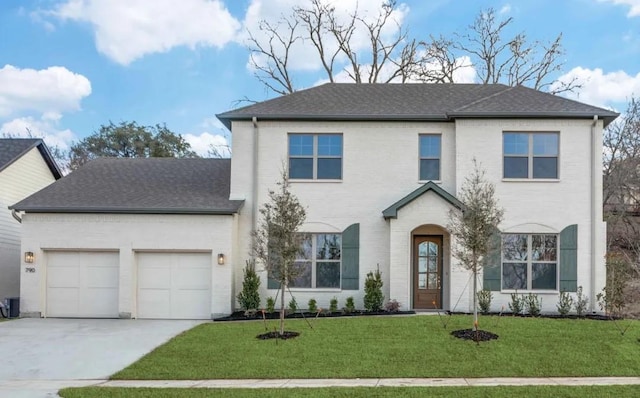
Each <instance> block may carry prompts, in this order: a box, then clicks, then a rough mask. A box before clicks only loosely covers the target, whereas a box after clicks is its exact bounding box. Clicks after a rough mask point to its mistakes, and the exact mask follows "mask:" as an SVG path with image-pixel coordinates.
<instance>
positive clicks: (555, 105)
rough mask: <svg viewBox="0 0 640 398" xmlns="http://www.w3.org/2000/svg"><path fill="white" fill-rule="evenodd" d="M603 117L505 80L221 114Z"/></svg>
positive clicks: (292, 99) (307, 96)
mask: <svg viewBox="0 0 640 398" xmlns="http://www.w3.org/2000/svg"><path fill="white" fill-rule="evenodd" d="M594 115H597V116H598V117H600V118H602V119H603V120H604V123H605V125H607V124H608V123H610V122H611V121H613V119H615V118H616V117H617V116H618V114H617V113H615V112H611V111H609V110H606V109H602V108H598V107H595V106H591V105H587V104H583V103H580V102H577V101H572V100H569V99H566V98H563V97H558V96H555V95H552V94H548V93H543V92H540V91H537V90H533V89H529V88H526V87H522V86H517V87H509V86H505V85H503V84H417V83H416V84H349V83H327V84H324V85H322V86H317V87H313V88H310V89H306V90H301V91H296V92H295V93H292V94H289V95H286V96H282V97H278V98H274V99H271V100H268V101H264V102H259V103H257V104H254V105H250V106H246V107H243V108H239V109H235V110H232V111H228V112H225V113H221V114H219V115H217V116H218V119H220V120H221V121H222V123H224V124H225V125H226V126H227V128H229V129H230V128H231V121H232V120H251V118H253V117H256V118H258V119H262V120H434V121H445V120H453V119H456V118H463V117H509V118H512V117H538V118H551V117H559V118H592V117H593V116H594Z"/></svg>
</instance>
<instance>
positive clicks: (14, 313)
mask: <svg viewBox="0 0 640 398" xmlns="http://www.w3.org/2000/svg"><path fill="white" fill-rule="evenodd" d="M0 312H1V315H2V316H3V317H5V318H18V317H19V316H20V297H6V298H5V299H4V303H0Z"/></svg>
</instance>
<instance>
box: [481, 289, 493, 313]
mask: <svg viewBox="0 0 640 398" xmlns="http://www.w3.org/2000/svg"><path fill="white" fill-rule="evenodd" d="M492 299H493V293H491V290H486V289H482V290H480V291H479V292H478V307H479V308H480V312H482V313H483V314H485V315H486V314H488V313H489V311H491V300H492Z"/></svg>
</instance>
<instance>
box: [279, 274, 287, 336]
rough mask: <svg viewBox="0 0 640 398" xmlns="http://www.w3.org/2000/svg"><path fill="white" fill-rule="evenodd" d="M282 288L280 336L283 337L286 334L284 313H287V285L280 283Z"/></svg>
mask: <svg viewBox="0 0 640 398" xmlns="http://www.w3.org/2000/svg"><path fill="white" fill-rule="evenodd" d="M280 287H281V289H282V291H281V292H280V293H281V294H280V336H282V335H283V334H284V313H285V308H284V292H285V290H286V288H287V285H286V284H285V283H280Z"/></svg>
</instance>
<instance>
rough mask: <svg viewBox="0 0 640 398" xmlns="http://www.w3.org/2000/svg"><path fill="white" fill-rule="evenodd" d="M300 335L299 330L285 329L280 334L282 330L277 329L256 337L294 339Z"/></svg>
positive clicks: (262, 338)
mask: <svg viewBox="0 0 640 398" xmlns="http://www.w3.org/2000/svg"><path fill="white" fill-rule="evenodd" d="M298 336H300V333H298V332H289V331H286V330H285V331H284V333H283V334H280V332H277V331H273V332H268V333H263V334H259V335H257V336H256V338H257V339H260V340H269V339H282V340H287V339H292V338H294V337H298Z"/></svg>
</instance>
